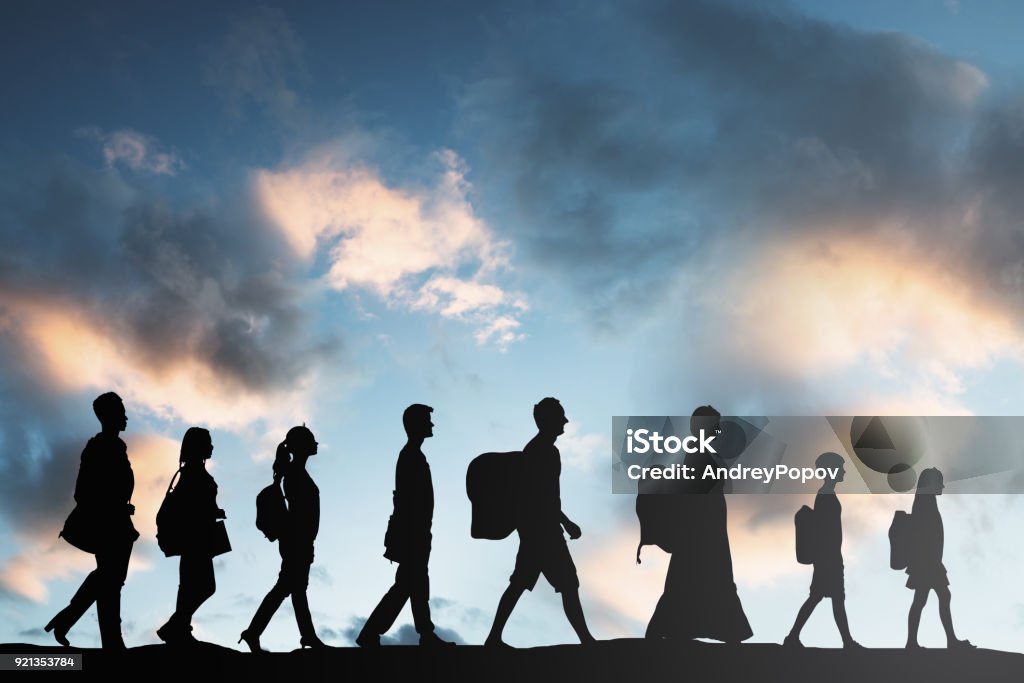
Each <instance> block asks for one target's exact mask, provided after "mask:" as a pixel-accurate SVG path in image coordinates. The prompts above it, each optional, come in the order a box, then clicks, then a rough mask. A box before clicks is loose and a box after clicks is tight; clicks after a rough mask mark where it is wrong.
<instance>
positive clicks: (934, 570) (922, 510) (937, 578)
mask: <svg viewBox="0 0 1024 683" xmlns="http://www.w3.org/2000/svg"><path fill="white" fill-rule="evenodd" d="M944 488H945V483H944V482H943V479H942V472H940V471H939V470H937V469H935V468H934V467H930V468H928V469H925V470H922V471H921V474H920V475H919V476H918V478H917V493H916V494H915V495H914V506H913V508H911V511H910V522H911V526H912V528H913V530H914V535H913V543H912V544H911V546H910V548H909V551H910V554H909V557H908V563H907V574H908V575H909V576H908V578H907V588H910V589H911V590H913V591H914V600H913V602H911V603H910V613H909V614H908V615H907V648H908V649H916V648H919V647H921V646H920V645H919V644H918V642H917V628H918V626H920V624H921V612H922V610H924V606H925V603H926V602H928V593H929V591H935V595H936V596H938V598H939V619H940V620H941V621H942V628H943V629H944V630H945V631H946V647H948V648H972V647H974V645H972V644H971V642H970V641H968V640H960V639H958V638H957V637H956V632H955V631H954V630H953V615H952V613H951V611H950V605H949V603H950V593H949V579H948V578H947V576H946V567H945V566H944V565H943V564H942V546H943V541H944V538H943V528H942V516H941V515H939V504H938V500H937V497H938V496H941V495H942V489H944Z"/></svg>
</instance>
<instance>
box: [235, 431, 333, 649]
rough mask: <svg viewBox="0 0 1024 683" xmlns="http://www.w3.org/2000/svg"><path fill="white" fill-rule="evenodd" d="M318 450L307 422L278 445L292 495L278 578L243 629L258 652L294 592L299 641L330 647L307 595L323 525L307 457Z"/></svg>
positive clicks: (277, 471)
mask: <svg viewBox="0 0 1024 683" xmlns="http://www.w3.org/2000/svg"><path fill="white" fill-rule="evenodd" d="M316 452H317V442H316V439H315V438H314V437H313V432H311V431H309V429H308V428H306V427H305V426H304V425H303V426H300V427H292V428H291V429H289V430H288V434H287V435H286V436H285V440H284V441H282V442H281V443H280V444H279V445H278V447H277V456H276V457H275V459H274V484H275V485H277V484H279V483H280V482H281V481H282V479H283V481H284V496H285V498H286V499H287V501H288V511H287V514H286V515H285V519H284V523H283V525H282V527H281V529H280V537H279V538H278V550H279V551H280V552H281V572H280V574H278V577H277V583H275V584H274V587H273V588H271V589H270V592H269V593H267V596H266V597H265V598H263V602H262V603H261V604H260V606H259V609H257V610H256V614H255V615H253V618H252V621H251V622H250V623H249V628H247V629H245V630H244V631H242V634H241V636H240V637H239V639H238V642H242V641H243V640H244V641H245V644H246V645H248V646H249V649H250V650H251V651H253V652H263V651H264V650H263V648H262V647H260V636H261V635H262V634H263V631H264V629H266V627H267V624H268V623H270V618H271V617H273V616H274V613H275V612H276V611H277V609H278V607H280V606H281V603H282V602H284V599H285V598H286V597H288V596H289V595H290V596H291V598H292V607H293V608H294V610H295V621H296V622H298V627H299V634H300V636H301V637H300V640H299V643H300V644H301V645H302V647H310V648H324V647H327V645H326V644H325V643H324V642H323V641H322V640H320V638H319V637H318V636H317V635H316V629H314V628H313V618H312V616H311V615H310V613H309V601H308V599H307V598H306V587H307V586H308V585H309V570H310V567H311V566H312V564H313V541H314V540H315V539H316V535H317V532H318V531H319V529H320V489H318V488H317V486H316V484H315V483H314V482H313V478H312V477H310V476H309V472H307V471H306V461H307V460H309V458H310V456H313V455H316Z"/></svg>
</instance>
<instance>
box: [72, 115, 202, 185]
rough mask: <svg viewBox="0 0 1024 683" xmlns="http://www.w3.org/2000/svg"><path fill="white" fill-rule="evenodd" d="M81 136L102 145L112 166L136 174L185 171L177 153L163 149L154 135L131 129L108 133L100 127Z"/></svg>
mask: <svg viewBox="0 0 1024 683" xmlns="http://www.w3.org/2000/svg"><path fill="white" fill-rule="evenodd" d="M79 133H80V134H81V135H83V136H85V137H89V138H92V139H95V140H97V141H98V142H99V143H100V145H101V149H102V152H103V159H104V161H106V162H107V165H108V166H114V165H121V166H126V167H127V168H130V169H131V170H133V171H146V172H149V173H153V174H156V175H169V176H173V175H177V173H178V171H180V170H182V169H183V168H185V162H184V161H182V160H181V157H179V156H178V155H177V153H176V152H174V151H165V150H163V149H162V148H161V146H160V143H159V142H157V140H156V138H154V137H152V136H151V135H146V134H144V133H139V132H138V131H134V130H130V129H125V130H115V131H112V132H110V133H106V132H104V131H102V130H100V129H99V128H96V127H88V128H83V129H81V130H80V131H79Z"/></svg>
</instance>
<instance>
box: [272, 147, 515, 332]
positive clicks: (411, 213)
mask: <svg viewBox="0 0 1024 683" xmlns="http://www.w3.org/2000/svg"><path fill="white" fill-rule="evenodd" d="M435 161H436V163H438V164H439V166H440V174H439V176H438V177H437V178H436V180H435V183H434V185H433V187H430V188H423V187H414V186H405V187H398V186H393V185H389V184H388V183H386V182H385V180H384V179H383V178H382V177H381V176H380V174H379V172H378V171H377V170H376V169H374V168H372V167H370V166H368V165H366V164H365V163H362V162H359V161H356V160H353V159H351V158H349V157H348V156H347V155H346V154H345V151H344V150H342V149H339V148H338V147H330V148H326V149H323V150H320V151H318V152H316V153H314V154H313V155H312V156H311V157H310V158H309V159H308V160H307V161H305V162H304V163H302V164H300V165H298V166H294V167H291V168H284V169H279V170H261V171H258V172H257V173H256V174H255V176H254V181H253V182H254V192H255V194H256V197H257V200H258V201H259V203H260V205H261V206H262V208H263V210H264V212H265V213H266V215H267V216H268V217H269V218H270V220H271V221H272V222H273V223H274V224H275V225H276V226H277V227H278V228H279V229H280V231H281V233H282V235H284V237H285V238H286V240H287V241H288V243H289V244H290V245H291V247H292V249H293V250H294V252H295V254H296V255H297V256H299V257H300V258H302V259H305V260H306V261H307V262H312V261H313V260H314V257H316V256H317V255H318V254H321V253H323V254H325V255H326V258H327V261H328V262H329V265H328V267H327V272H326V273H325V274H324V276H323V278H324V281H325V282H326V283H327V284H328V286H330V287H331V288H333V289H336V290H339V291H341V290H348V289H362V290H366V291H369V292H371V293H373V294H375V295H376V296H378V297H379V298H381V299H382V300H383V301H384V302H386V303H387V304H388V305H390V306H399V307H402V308H406V309H410V310H423V311H430V312H435V313H438V314H439V315H441V316H443V317H446V318H455V319H463V320H466V321H469V322H471V323H473V324H475V325H477V327H478V329H479V330H480V332H478V334H477V335H476V339H477V341H478V342H480V343H487V342H495V343H496V344H497V345H498V346H507V345H508V344H509V343H511V342H513V341H516V340H518V339H519V338H521V335H520V334H518V333H515V332H514V331H513V330H514V328H517V327H518V326H519V318H518V316H519V315H520V314H521V313H522V312H523V311H525V310H526V308H527V303H526V301H525V299H524V298H523V297H522V296H521V295H519V294H516V293H513V292H509V291H506V290H505V289H503V288H501V287H500V285H499V284H497V283H496V282H495V281H494V280H493V278H494V275H495V274H496V273H497V272H498V271H500V270H503V269H506V268H507V267H508V255H507V252H508V245H507V244H506V243H504V242H502V241H500V240H498V239H497V238H496V237H495V236H494V235H493V233H492V231H491V230H490V229H489V228H488V226H487V225H486V224H485V223H484V221H483V220H482V219H481V218H479V216H478V215H477V213H476V211H475V209H474V207H473V205H472V203H471V202H470V199H469V195H470V192H471V187H470V184H469V182H468V181H467V179H466V173H467V169H466V166H465V164H464V163H463V161H462V160H461V159H460V158H459V156H458V155H457V154H455V153H454V152H452V151H451V150H443V151H441V152H439V153H438V154H437V155H436V159H435ZM467 273H468V274H467Z"/></svg>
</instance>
